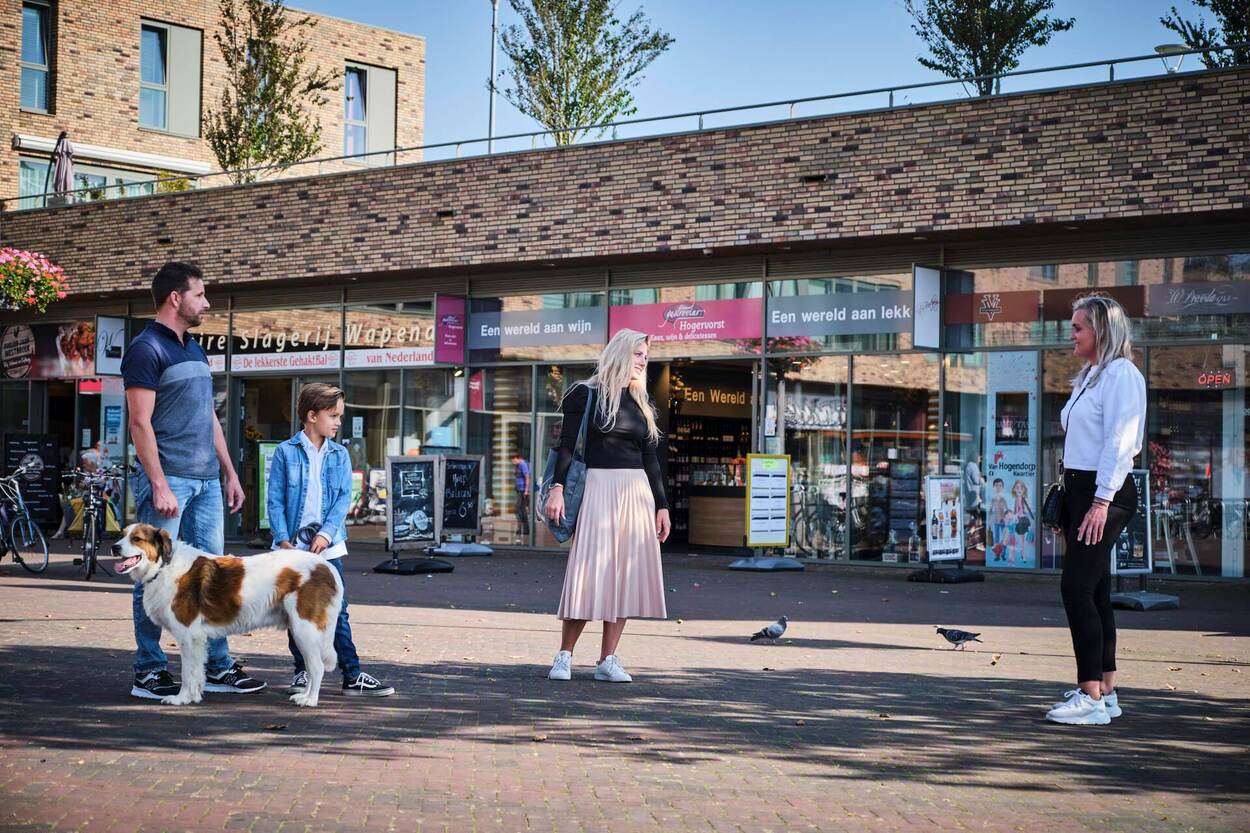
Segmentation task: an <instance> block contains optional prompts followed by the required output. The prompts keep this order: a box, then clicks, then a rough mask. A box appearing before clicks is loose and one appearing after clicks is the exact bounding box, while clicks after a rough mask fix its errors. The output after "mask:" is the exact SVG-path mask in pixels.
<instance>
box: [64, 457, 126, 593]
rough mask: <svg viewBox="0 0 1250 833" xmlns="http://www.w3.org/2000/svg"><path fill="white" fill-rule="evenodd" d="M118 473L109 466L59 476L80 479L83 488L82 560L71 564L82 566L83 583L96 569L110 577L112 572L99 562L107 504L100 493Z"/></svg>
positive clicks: (115, 468)
mask: <svg viewBox="0 0 1250 833" xmlns="http://www.w3.org/2000/svg"><path fill="white" fill-rule="evenodd" d="M122 472H123V469H122V467H121V466H111V467H110V468H108V469H106V470H104V471H86V470H84V469H74V470H73V471H71V472H67V473H66V474H65V475H63V477H64V478H65V479H67V480H72V479H76V478H81V481H82V483H83V485H84V486H85V487H86V492H85V493H84V494H83V498H82V512H83V519H82V556H81V557H80V558H75V559H74V563H75V564H81V565H82V567H83V573H84V575H83V578H84V579H86V580H87V581H91V577H92V576H93V575H95V571H96V569H97V568H99V569H101V570H103V571H104V572H106V573H108V574H109V575H113V572H112V571H111V570H110V569H109V568H108V567H106V566H104V565H103V564H101V563H100V560H99V558H100V542H101V541H102V540H103V538H104V529H105V523H106V521H107V519H108V506H107V504H108V500H107V498H105V496H104V490H105V488H107V487H108V486H109V485H110V481H112V480H114V479H115V478H117V477H118V476H119V475H120V474H122Z"/></svg>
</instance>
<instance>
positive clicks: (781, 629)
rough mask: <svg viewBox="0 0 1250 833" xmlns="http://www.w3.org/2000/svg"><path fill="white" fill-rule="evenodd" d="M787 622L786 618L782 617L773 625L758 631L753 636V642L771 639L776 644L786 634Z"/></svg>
mask: <svg viewBox="0 0 1250 833" xmlns="http://www.w3.org/2000/svg"><path fill="white" fill-rule="evenodd" d="M786 621H787V619H786V617H784V616H782V617H781V618H780V619H778V620H777V621H776V622H773V623H772V624H771V625H767V626H765V627H762V628H760V629H759V630H758V631H756V632H755V633H753V634H751V641H752V642H759V641H760V640H761V639H769V640H772V641H773V642H776V641H777V640H778V639H780V638H781V635H782V634H783V633H785V632H786Z"/></svg>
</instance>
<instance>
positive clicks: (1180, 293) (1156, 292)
mask: <svg viewBox="0 0 1250 833" xmlns="http://www.w3.org/2000/svg"><path fill="white" fill-rule="evenodd" d="M1147 292H1148V294H1147V296H1146V314H1147V315H1150V316H1166V315H1234V314H1237V313H1242V312H1250V281H1235V282H1230V283H1173V284H1167V283H1163V284H1151V285H1150V286H1149V287H1148V288H1147Z"/></svg>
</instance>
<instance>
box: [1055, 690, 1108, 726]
mask: <svg viewBox="0 0 1250 833" xmlns="http://www.w3.org/2000/svg"><path fill="white" fill-rule="evenodd" d="M1079 691H1080V689H1078V688H1074V689H1072V690H1071V691H1065V692H1064V693H1063V701H1062V702H1059V703H1055V704H1054V706H1052V707H1051V710H1052V711H1054V710H1055V709H1058V708H1061V707H1063V706H1065V705H1067V702H1068V700H1070V699H1072V695H1074V694H1076V693H1077V692H1079ZM1102 701H1103V702H1104V703H1106V704H1107V717H1110V718H1113V719H1114V718H1117V717H1119V716H1120V715H1122V714H1124V709H1122V708H1120V692H1119V691H1118V690H1117V691H1113V692H1111V693H1110V694H1104V695H1103V696H1102Z"/></svg>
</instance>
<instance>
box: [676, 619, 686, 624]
mask: <svg viewBox="0 0 1250 833" xmlns="http://www.w3.org/2000/svg"><path fill="white" fill-rule="evenodd" d="M677 624H679V625H682V624H685V620H684V619H678V620H677Z"/></svg>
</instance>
